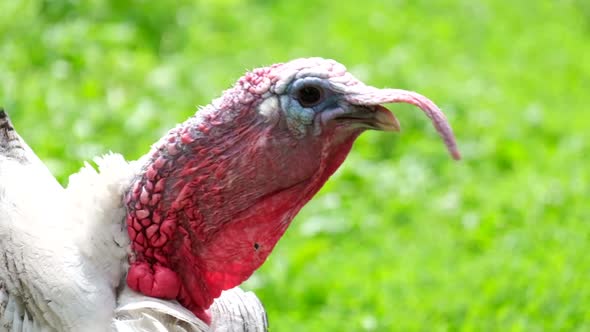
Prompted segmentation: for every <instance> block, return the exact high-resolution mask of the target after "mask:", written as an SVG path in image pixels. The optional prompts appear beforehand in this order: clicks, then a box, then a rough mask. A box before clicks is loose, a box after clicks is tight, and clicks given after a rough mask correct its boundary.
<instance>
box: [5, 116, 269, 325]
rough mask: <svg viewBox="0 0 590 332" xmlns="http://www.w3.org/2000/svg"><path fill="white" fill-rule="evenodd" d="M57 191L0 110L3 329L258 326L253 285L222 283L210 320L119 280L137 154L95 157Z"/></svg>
mask: <svg viewBox="0 0 590 332" xmlns="http://www.w3.org/2000/svg"><path fill="white" fill-rule="evenodd" d="M95 163H96V165H97V169H95V168H94V167H92V166H91V165H90V164H88V163H86V164H85V166H84V167H83V168H82V169H81V171H80V172H79V173H77V174H74V175H72V176H71V177H70V181H69V186H68V188H66V189H64V188H63V187H61V185H60V184H59V183H58V182H57V181H56V180H55V178H54V177H53V175H51V173H50V172H49V170H48V169H47V168H46V167H45V165H43V163H42V162H41V161H40V160H39V158H38V157H37V156H36V155H35V154H34V153H33V151H32V150H31V149H30V148H29V147H28V146H27V145H26V143H25V142H24V141H23V140H22V139H21V138H20V137H19V136H18V134H17V133H16V131H15V130H14V128H13V127H12V125H11V123H10V121H9V119H8V117H7V116H6V114H5V113H4V112H3V111H1V110H0V332H8V331H11V332H12V331H19V332H20V331H40V332H45V331H47V332H49V331H88V332H94V331H96V332H103V331H129V332H131V331H187V332H188V331H264V330H266V325H267V323H266V315H265V313H264V309H263V308H262V305H261V304H260V302H259V301H258V299H257V298H256V297H255V296H254V295H253V294H252V293H244V292H242V291H241V290H239V289H237V288H236V289H232V290H229V291H226V292H224V293H223V294H222V296H221V297H220V298H219V299H217V300H216V302H215V303H214V304H213V306H212V307H211V309H210V310H211V315H212V324H211V326H210V327H209V326H207V325H206V324H204V323H203V322H201V321H200V320H198V319H197V318H196V317H195V316H194V315H193V314H192V313H191V312H190V311H188V310H186V309H185V308H183V307H182V306H181V305H180V304H178V303H177V302H175V301H164V300H158V299H154V298H149V297H145V296H142V295H139V294H137V293H134V292H133V291H131V290H129V289H128V288H127V287H126V285H125V282H124V278H125V274H126V271H127V265H126V264H127V257H128V252H127V251H128V247H129V238H128V235H127V231H126V228H125V226H124V216H125V207H124V206H123V200H122V197H123V193H124V192H125V191H126V189H127V186H128V184H129V182H130V181H131V180H132V179H133V177H134V175H135V174H136V172H137V170H138V168H137V167H138V165H140V164H141V163H140V162H131V163H128V162H126V161H125V160H124V158H123V157H122V156H121V155H118V154H109V155H106V156H104V157H101V158H97V159H95Z"/></svg>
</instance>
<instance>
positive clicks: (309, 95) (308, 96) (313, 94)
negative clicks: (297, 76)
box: [295, 85, 324, 107]
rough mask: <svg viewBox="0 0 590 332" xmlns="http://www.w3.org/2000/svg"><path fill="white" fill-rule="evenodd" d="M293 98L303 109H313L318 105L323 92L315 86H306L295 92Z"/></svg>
mask: <svg viewBox="0 0 590 332" xmlns="http://www.w3.org/2000/svg"><path fill="white" fill-rule="evenodd" d="M295 97H296V98H297V100H298V101H299V103H300V104H301V106H303V107H313V106H315V105H317V104H319V103H320V102H321V101H322V99H323V97H324V90H322V88H320V87H317V86H315V85H306V86H303V87H302V88H301V89H299V90H297V92H296V94H295Z"/></svg>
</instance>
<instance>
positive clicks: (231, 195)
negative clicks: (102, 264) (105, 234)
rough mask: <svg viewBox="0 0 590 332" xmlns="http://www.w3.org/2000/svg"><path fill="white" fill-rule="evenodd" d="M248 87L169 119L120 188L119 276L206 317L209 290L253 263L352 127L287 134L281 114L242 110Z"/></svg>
mask: <svg viewBox="0 0 590 332" xmlns="http://www.w3.org/2000/svg"><path fill="white" fill-rule="evenodd" d="M231 95H232V94H231V93H230V94H227V93H226V96H231ZM246 97H248V96H246ZM250 97H251V98H246V100H247V102H246V103H244V102H242V101H240V102H239V103H238V102H237V101H236V100H235V98H233V97H232V98H233V99H232V98H230V97H224V98H222V99H220V100H217V101H215V102H214V103H213V105H215V106H211V105H210V106H208V107H206V108H204V109H203V110H201V111H199V112H198V113H197V115H195V116H194V117H193V118H191V119H189V120H187V121H186V122H185V123H183V124H182V125H180V126H178V127H177V128H174V129H172V130H171V131H170V132H169V133H168V134H167V136H166V137H164V138H163V139H162V140H161V141H160V142H159V143H158V144H156V145H155V146H154V148H153V150H152V153H151V157H150V158H149V160H148V162H147V163H146V165H145V166H144V168H143V170H142V172H141V174H139V175H138V177H137V178H136V179H135V181H134V183H133V184H132V186H131V189H130V191H129V192H128V194H127V196H126V204H127V209H128V214H127V219H126V222H127V229H128V233H129V237H130V239H131V242H132V245H131V246H132V251H133V254H132V256H131V257H130V268H129V271H128V275H127V284H128V285H129V287H131V288H132V289H134V290H136V291H138V292H140V293H143V294H145V295H148V296H154V297H158V298H164V299H176V300H178V301H179V302H180V303H181V304H182V305H183V306H185V307H186V308H188V309H189V310H191V311H192V312H193V313H195V314H196V315H197V316H198V317H199V318H201V319H202V320H204V321H206V322H209V320H210V318H209V316H208V314H207V313H206V309H207V308H208V307H209V306H210V305H211V304H212V302H213V300H214V299H215V298H216V297H218V296H219V295H220V294H221V291H222V290H226V289H230V288H233V287H235V286H237V285H239V284H240V283H242V282H243V281H244V280H246V279H247V278H248V277H250V275H251V274H252V273H253V272H254V271H255V270H256V269H257V268H258V267H260V265H262V263H263V262H264V261H265V260H266V258H267V257H268V255H269V254H270V252H271V251H272V249H273V248H274V246H275V244H276V243H277V241H278V240H279V238H280V237H281V236H282V235H283V233H284V232H285V230H286V229H287V227H288V226H289V224H290V222H291V220H292V219H293V217H294V216H295V215H296V214H297V212H298V211H299V210H300V209H301V208H302V207H303V206H304V204H305V203H306V202H308V201H309V200H310V199H311V198H312V196H313V195H314V194H315V193H316V192H317V191H318V190H319V189H320V188H321V186H322V185H323V184H324V183H325V181H326V180H327V179H328V178H329V176H330V175H331V174H332V173H333V172H334V171H335V170H336V169H337V168H338V167H339V166H340V164H341V163H342V162H343V161H344V159H345V157H346V155H347V154H348V152H349V151H350V148H351V146H352V143H353V141H354V139H355V138H356V137H357V136H358V134H360V131H358V132H353V133H349V134H347V135H346V136H342V137H341V136H340V135H335V134H334V131H331V130H325V131H324V132H323V133H322V135H323V136H326V137H324V138H327V137H328V136H330V135H332V136H338V137H332V138H333V139H313V140H311V139H310V140H299V141H298V140H293V139H292V137H288V136H287V135H286V134H285V133H286V131H285V130H284V125H285V124H284V123H277V124H275V125H269V124H268V123H266V122H265V120H264V119H263V118H262V117H260V116H258V115H255V116H254V115H252V113H251V110H252V109H253V108H254V107H255V106H256V104H257V103H258V102H259V100H257V98H256V95H255V94H253V95H251V96H250ZM240 100H244V95H242V96H241V99H240ZM232 107H233V108H234V109H231V108H232ZM224 108H225V109H224ZM235 108H243V109H242V110H236V109H235ZM248 110H250V111H248ZM310 135H311V134H310ZM298 144H305V146H304V147H303V146H297V145H298Z"/></svg>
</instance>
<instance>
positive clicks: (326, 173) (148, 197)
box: [0, 58, 460, 331]
mask: <svg viewBox="0 0 590 332" xmlns="http://www.w3.org/2000/svg"><path fill="white" fill-rule="evenodd" d="M386 103H409V104H412V105H415V106H417V107H419V108H420V109H422V110H423V111H424V112H425V113H426V115H427V116H428V117H429V118H430V119H431V120H432V122H433V124H434V126H435V128H436V130H437V131H438V132H439V133H440V135H441V137H442V138H443V141H444V143H445V144H446V146H447V148H448V149H449V151H450V153H451V155H452V157H453V158H455V159H459V158H460V155H459V152H458V149H457V146H456V143H455V139H454V136H453V133H452V130H451V128H450V126H449V124H448V122H447V120H446V118H445V116H444V115H443V113H442V112H441V111H440V110H439V109H438V107H437V106H436V105H435V104H434V103H433V102H431V101H430V100H429V99H427V98H426V97H424V96H422V95H419V94H417V93H415V92H410V91H405V90H398V89H377V88H374V87H371V86H367V85H365V84H364V83H362V82H360V81H359V80H357V79H356V78H355V77H353V76H352V75H351V74H350V73H349V72H348V71H347V70H346V68H345V67H344V66H343V65H341V64H339V63H338V62H336V61H334V60H326V59H321V58H307V59H297V60H293V61H290V62H286V63H280V64H275V65H272V66H269V67H264V68H258V69H255V70H252V71H250V72H248V73H246V74H245V75H244V76H243V77H242V78H240V79H239V80H238V81H237V82H236V84H235V85H234V86H233V87H232V88H230V89H228V90H226V91H225V92H224V93H223V94H222V95H221V97H219V98H217V99H215V100H213V102H212V103H211V104H209V105H207V106H205V107H203V108H202V109H200V110H199V111H198V112H197V113H196V114H195V115H194V116H192V117H190V118H189V119H188V120H186V121H185V122H184V123H182V124H179V125H177V126H176V127H175V128H173V129H171V130H170V131H169V132H168V133H167V134H166V135H165V136H164V137H163V138H162V139H160V140H159V141H158V142H157V143H155V144H154V145H153V146H152V148H151V151H150V152H149V153H147V154H146V155H145V156H144V157H142V158H140V159H139V160H137V161H135V162H126V161H125V160H124V159H123V157H122V156H120V155H118V154H108V155H106V156H103V157H100V158H97V159H95V163H96V165H97V167H96V169H95V168H94V167H92V166H91V165H90V164H88V163H87V164H85V166H84V167H83V168H82V169H81V170H80V172H79V173H77V174H74V175H72V176H71V177H70V180H69V185H68V187H67V188H65V189H64V188H63V187H61V186H60V185H59V183H58V182H57V181H56V180H55V179H54V177H53V176H52V175H51V174H50V172H49V171H48V169H47V168H46V167H45V166H44V165H43V163H42V162H41V161H40V160H39V158H37V157H36V156H35V154H34V153H33V151H32V150H31V149H30V148H29V147H28V146H27V145H26V144H25V143H24V141H23V140H22V139H21V138H20V137H19V136H18V134H17V133H16V131H15V130H14V128H13V127H12V125H11V123H10V121H9V120H8V118H7V116H6V114H5V113H4V112H2V113H1V114H0V250H1V251H2V253H3V254H2V255H0V331H110V330H114V331H206V330H211V331H233V330H236V331H238V330H247V331H256V330H257V329H258V328H260V329H261V330H264V329H265V327H266V318H265V315H264V311H263V309H262V307H261V305H260V303H259V302H258V301H257V299H256V298H255V297H254V295H253V294H251V293H244V292H242V291H241V290H239V289H238V288H236V287H237V286H238V285H240V284H241V283H242V282H243V281H245V280H246V279H248V277H250V275H251V274H252V273H253V272H254V271H255V270H256V269H257V268H258V267H260V266H261V265H262V263H263V262H264V261H265V260H266V258H267V257H268V255H269V254H270V252H271V251H272V249H273V248H274V246H275V245H276V243H277V241H278V240H279V239H280V237H281V236H282V235H283V233H284V232H285V231H286V229H287V227H288V226H289V224H290V222H291V220H292V219H293V218H294V217H295V215H296V214H297V213H298V211H299V210H300V209H301V208H302V207H303V206H304V205H305V204H306V203H307V202H308V201H309V200H310V199H311V198H312V197H313V196H314V195H315V193H317V192H318V190H319V189H320V188H321V187H322V185H323V184H324V183H325V182H326V181H327V180H328V178H329V177H330V176H331V175H332V174H333V173H334V172H335V171H336V169H337V168H338V167H339V166H340V165H341V164H342V162H343V161H344V159H345V158H346V156H347V155H348V153H349V151H350V150H351V148H352V144H353V142H354V141H355V139H356V138H357V137H358V136H359V135H360V134H361V133H362V132H364V131H365V130H367V129H375V130H382V131H399V129H400V125H399V122H398V120H397V119H396V117H395V116H394V115H393V114H392V113H391V112H390V111H389V110H387V109H386V108H385V107H384V106H382V104H386ZM228 308H229V309H228ZM236 308H237V309H236ZM246 316H247V317H246ZM250 320H251V321H252V322H253V323H252V324H251V325H249V326H247V325H248V324H250ZM228 322H229V323H228ZM236 322H237V323H236ZM234 323H235V324H236V325H231V324H234ZM240 324H241V325H240ZM234 326H240V328H239V329H238V328H234Z"/></svg>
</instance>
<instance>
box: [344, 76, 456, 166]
mask: <svg viewBox="0 0 590 332" xmlns="http://www.w3.org/2000/svg"><path fill="white" fill-rule="evenodd" d="M339 90H341V91H342V90H343V91H342V92H343V94H344V96H345V97H344V99H345V100H346V102H347V103H349V104H350V105H353V106H355V108H356V109H359V110H360V109H365V112H364V113H365V114H367V116H369V117H371V118H372V121H371V123H372V125H373V127H372V128H373V129H378V130H384V131H399V130H400V124H399V121H398V120H397V118H396V117H395V116H394V115H393V113H391V112H390V111H389V110H388V109H387V108H385V107H384V106H382V104H390V103H406V104H411V105H414V106H417V107H418V108H420V109H421V110H422V111H423V112H424V113H425V114H426V115H427V116H428V117H429V118H430V120H431V121H432V123H433V125H434V127H435V128H436V131H437V132H438V133H439V134H440V136H441V137H442V139H443V141H444V143H445V145H446V146H447V149H448V150H449V153H450V154H451V156H452V157H453V158H454V159H456V160H459V159H461V154H460V153H459V150H458V148H457V142H456V140H455V136H454V134H453V130H452V129H451V126H450V125H449V123H448V121H447V118H446V117H445V115H444V113H443V112H442V111H441V110H440V109H439V108H438V107H437V106H436V105H435V104H434V103H433V102H432V101H431V100H430V99H428V98H426V97H424V96H423V95H421V94H418V93H416V92H412V91H406V90H399V89H377V88H374V87H372V86H366V85H361V84H358V85H352V86H345V87H339ZM367 110H368V112H367Z"/></svg>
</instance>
